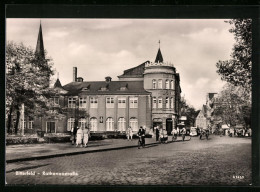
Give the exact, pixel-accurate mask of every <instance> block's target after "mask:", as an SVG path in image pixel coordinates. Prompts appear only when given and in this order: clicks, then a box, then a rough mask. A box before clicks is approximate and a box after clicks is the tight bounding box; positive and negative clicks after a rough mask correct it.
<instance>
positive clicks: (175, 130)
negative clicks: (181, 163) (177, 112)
mask: <svg viewBox="0 0 260 192" xmlns="http://www.w3.org/2000/svg"><path fill="white" fill-rule="evenodd" d="M177 134H178V133H177V129H176V128H174V129H173V130H172V140H173V141H176V139H177Z"/></svg>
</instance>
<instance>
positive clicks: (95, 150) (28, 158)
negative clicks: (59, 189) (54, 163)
mask: <svg viewBox="0 0 260 192" xmlns="http://www.w3.org/2000/svg"><path fill="white" fill-rule="evenodd" d="M156 144H158V143H149V144H146V145H145V146H150V145H156ZM135 147H138V146H137V145H131V146H123V147H114V148H107V149H94V150H89V151H77V152H70V153H62V154H53V155H45V156H38V157H25V158H19V159H9V160H6V163H16V162H21V161H32V160H42V159H49V158H55V157H64V156H72V155H80V154H86V153H95V152H103V151H113V150H120V149H127V148H135Z"/></svg>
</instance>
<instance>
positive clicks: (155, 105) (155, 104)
mask: <svg viewBox="0 0 260 192" xmlns="http://www.w3.org/2000/svg"><path fill="white" fill-rule="evenodd" d="M156 107H157V99H156V97H153V109H155V108H156Z"/></svg>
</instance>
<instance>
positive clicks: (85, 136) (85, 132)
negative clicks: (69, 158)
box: [83, 127, 90, 147]
mask: <svg viewBox="0 0 260 192" xmlns="http://www.w3.org/2000/svg"><path fill="white" fill-rule="evenodd" d="M89 135H90V130H89V128H87V127H86V128H85V129H84V130H83V145H84V147H87V145H88V139H89Z"/></svg>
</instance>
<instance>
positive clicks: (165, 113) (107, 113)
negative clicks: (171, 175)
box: [34, 33, 181, 133]
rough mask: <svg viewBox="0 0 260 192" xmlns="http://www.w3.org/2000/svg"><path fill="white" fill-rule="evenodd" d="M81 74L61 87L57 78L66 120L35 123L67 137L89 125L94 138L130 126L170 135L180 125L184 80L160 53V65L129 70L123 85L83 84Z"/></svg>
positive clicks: (59, 104)
mask: <svg viewBox="0 0 260 192" xmlns="http://www.w3.org/2000/svg"><path fill="white" fill-rule="evenodd" d="M39 34H40V33H39ZM38 38H39V37H38ZM40 38H41V39H42V37H40ZM42 43H43V42H42ZM37 47H39V48H40V47H41V46H38V45H37ZM42 47H43V46H42ZM77 70H78V69H77V67H73V72H72V74H73V79H72V82H71V83H68V84H66V85H64V86H62V85H61V83H60V80H59V79H57V81H56V83H55V85H54V89H56V90H57V93H58V94H57V95H56V96H54V97H53V103H54V108H55V109H60V111H61V113H62V115H61V116H60V117H59V118H57V117H56V116H55V115H52V116H48V117H44V118H41V120H39V118H36V119H35V122H34V125H35V127H36V128H40V129H42V130H43V131H45V132H47V133H48V132H49V133H52V132H53V133H59V132H61V133H62V132H68V131H70V130H71V128H72V127H73V126H79V127H86V126H87V127H90V129H91V132H92V133H100V132H101V133H110V132H115V131H121V132H124V131H125V130H126V129H127V127H129V126H131V127H132V128H133V131H134V132H136V131H138V128H139V127H140V126H145V127H146V129H147V132H149V131H151V130H152V129H153V128H154V127H155V126H160V127H162V128H164V129H166V130H167V132H168V133H170V132H171V131H172V128H173V127H175V126H176V124H177V122H178V118H179V115H180V94H181V88H180V76H179V74H178V73H176V69H175V67H174V66H173V64H172V63H169V62H164V60H163V57H162V53H161V50H160V48H159V50H158V53H157V56H156V59H155V62H150V61H146V62H144V63H142V64H140V65H138V66H137V67H134V68H131V69H127V70H125V71H124V72H123V74H122V75H120V76H118V79H119V80H118V81H113V80H112V78H111V77H106V78H105V80H103V81H84V79H83V78H82V77H77Z"/></svg>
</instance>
